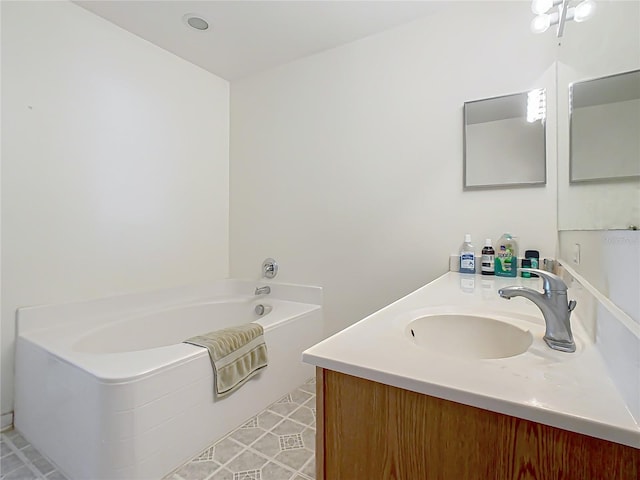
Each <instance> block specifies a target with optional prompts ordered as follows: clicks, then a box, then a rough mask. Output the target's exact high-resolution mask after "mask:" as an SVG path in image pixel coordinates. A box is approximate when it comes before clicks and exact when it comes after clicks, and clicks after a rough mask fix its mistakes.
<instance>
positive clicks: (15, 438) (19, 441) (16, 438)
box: [5, 430, 29, 450]
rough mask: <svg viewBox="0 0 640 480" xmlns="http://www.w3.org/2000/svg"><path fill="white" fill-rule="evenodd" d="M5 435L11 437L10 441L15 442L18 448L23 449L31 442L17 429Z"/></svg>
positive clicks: (14, 444)
mask: <svg viewBox="0 0 640 480" xmlns="http://www.w3.org/2000/svg"><path fill="white" fill-rule="evenodd" d="M5 437H6V438H7V439H9V441H10V442H11V443H13V446H14V447H16V448H17V449H18V450H21V449H23V448H24V447H26V446H28V445H29V442H27V441H26V440H25V439H24V437H23V436H22V435H20V434H19V433H18V432H17V431H16V430H10V431H9V432H7V433H5Z"/></svg>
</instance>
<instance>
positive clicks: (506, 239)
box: [495, 233, 518, 277]
mask: <svg viewBox="0 0 640 480" xmlns="http://www.w3.org/2000/svg"><path fill="white" fill-rule="evenodd" d="M495 268H496V276H498V277H515V276H517V275H518V242H516V240H515V238H514V237H513V236H512V235H511V234H510V233H505V234H504V235H502V236H501V237H500V239H499V240H498V245H497V246H496V260H495Z"/></svg>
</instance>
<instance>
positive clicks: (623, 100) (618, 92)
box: [569, 70, 640, 183]
mask: <svg viewBox="0 0 640 480" xmlns="http://www.w3.org/2000/svg"><path fill="white" fill-rule="evenodd" d="M569 102H570V105H569V114H570V120H569V121H570V125H569V135H570V146H569V155H570V163H569V172H570V173H569V181H570V182H571V183H579V182H606V181H616V180H625V179H634V178H639V177H640V134H639V132H640V70H635V71H631V72H625V73H619V74H615V75H609V76H606V77H601V78H596V79H593V80H586V81H582V82H575V83H573V84H571V85H570V86H569Z"/></svg>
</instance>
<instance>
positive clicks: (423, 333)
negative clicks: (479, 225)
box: [405, 314, 533, 359]
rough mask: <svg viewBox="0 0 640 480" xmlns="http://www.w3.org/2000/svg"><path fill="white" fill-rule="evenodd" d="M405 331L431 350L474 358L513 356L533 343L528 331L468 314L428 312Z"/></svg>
mask: <svg viewBox="0 0 640 480" xmlns="http://www.w3.org/2000/svg"><path fill="white" fill-rule="evenodd" d="M405 333H406V335H407V336H408V337H409V338H410V339H411V340H412V341H413V342H415V344H416V345H418V346H420V347H424V348H426V349H428V350H430V351H432V352H437V353H442V354H446V355H448V356H453V357H459V358H472V359H483V358H484V359H489V358H507V357H513V356H515V355H520V354H521V353H524V352H525V351H526V350H527V349H528V348H529V346H530V345H531V343H532V342H533V336H532V335H531V332H529V330H523V329H521V328H518V327H516V326H514V325H511V324H509V323H506V322H503V321H500V320H497V319H494V318H490V317H484V316H480V315H469V314H437V315H425V316H423V317H420V318H418V319H416V320H414V321H412V322H411V323H409V325H408V326H407V328H406V332H405Z"/></svg>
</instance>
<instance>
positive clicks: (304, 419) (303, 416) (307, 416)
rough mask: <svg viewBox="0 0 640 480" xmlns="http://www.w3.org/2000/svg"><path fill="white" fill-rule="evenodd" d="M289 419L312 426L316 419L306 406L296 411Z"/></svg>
mask: <svg viewBox="0 0 640 480" xmlns="http://www.w3.org/2000/svg"><path fill="white" fill-rule="evenodd" d="M289 418H290V419H292V420H295V421H296V422H300V423H304V424H305V425H311V424H312V423H313V421H314V420H315V419H316V417H315V416H314V415H313V411H312V410H311V409H310V408H307V407H305V406H302V407H299V408H298V409H297V410H295V411H294V412H293V413H292V414H291V415H289Z"/></svg>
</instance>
